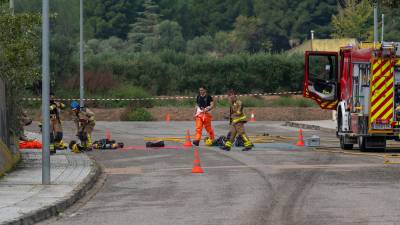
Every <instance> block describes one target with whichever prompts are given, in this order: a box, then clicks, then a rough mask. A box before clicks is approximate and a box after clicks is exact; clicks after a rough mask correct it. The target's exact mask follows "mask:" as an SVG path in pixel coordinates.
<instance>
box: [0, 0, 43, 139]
mask: <svg viewBox="0 0 400 225" xmlns="http://www.w3.org/2000/svg"><path fill="white" fill-rule="evenodd" d="M39 24H40V16H39V15H38V14H32V13H16V14H15V15H11V14H10V13H9V12H8V10H7V9H6V7H5V6H4V4H2V3H0V30H1V32H0V71H1V73H0V79H2V80H4V81H5V82H6V84H7V87H8V88H7V95H8V98H9V102H8V105H7V106H8V107H9V108H11V109H13V112H15V115H17V116H13V117H11V118H9V120H10V124H11V127H13V128H14V129H13V130H12V132H13V133H14V134H18V132H19V130H18V128H19V120H18V117H19V116H18V115H20V113H21V111H22V110H21V98H22V94H23V93H24V90H25V89H26V88H27V87H29V86H30V85H32V84H33V83H34V82H35V81H36V80H38V78H39V77H40V76H39V69H40V67H39V57H40V54H39V32H38V26H39Z"/></svg>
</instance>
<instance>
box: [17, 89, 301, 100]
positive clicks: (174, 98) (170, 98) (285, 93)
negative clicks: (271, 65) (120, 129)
mask: <svg viewBox="0 0 400 225" xmlns="http://www.w3.org/2000/svg"><path fill="white" fill-rule="evenodd" d="M296 94H302V92H301V91H287V92H273V93H258V94H241V95H237V96H239V97H251V96H271V95H296ZM213 97H215V98H223V97H227V95H213ZM195 98H196V97H194V96H193V97H192V96H174V97H151V98H86V99H83V100H84V101H147V100H176V99H195ZM23 100H24V101H41V100H42V98H23ZM56 100H57V101H79V100H80V99H79V98H60V99H56Z"/></svg>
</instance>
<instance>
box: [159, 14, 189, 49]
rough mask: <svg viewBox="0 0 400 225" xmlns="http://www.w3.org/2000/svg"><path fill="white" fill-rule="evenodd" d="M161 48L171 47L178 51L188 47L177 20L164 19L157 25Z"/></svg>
mask: <svg viewBox="0 0 400 225" xmlns="http://www.w3.org/2000/svg"><path fill="white" fill-rule="evenodd" d="M157 31H158V35H159V40H160V45H159V47H160V49H171V50H175V51H177V52H179V51H183V50H185V48H186V46H185V45H186V43H185V40H184V39H183V36H182V28H181V26H179V24H178V23H177V22H175V21H169V20H164V21H162V22H161V23H160V24H159V25H158V27H157Z"/></svg>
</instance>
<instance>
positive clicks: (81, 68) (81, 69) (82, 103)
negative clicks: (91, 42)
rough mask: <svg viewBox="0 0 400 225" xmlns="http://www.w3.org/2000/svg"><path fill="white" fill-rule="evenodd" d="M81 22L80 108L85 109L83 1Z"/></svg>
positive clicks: (81, 4) (81, 1)
mask: <svg viewBox="0 0 400 225" xmlns="http://www.w3.org/2000/svg"><path fill="white" fill-rule="evenodd" d="M79 8H80V10H79V11H80V21H79V32H80V43H79V58H80V60H79V61H80V62H79V79H80V82H79V83H80V88H79V89H80V106H81V107H84V106H85V102H84V96H85V88H84V87H85V84H84V81H85V80H84V72H83V0H80V7H79Z"/></svg>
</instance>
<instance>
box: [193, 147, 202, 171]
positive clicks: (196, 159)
mask: <svg viewBox="0 0 400 225" xmlns="http://www.w3.org/2000/svg"><path fill="white" fill-rule="evenodd" d="M192 173H203V168H201V165H200V155H199V152H198V150H197V149H195V150H194V161H193V168H192Z"/></svg>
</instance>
